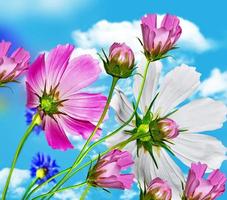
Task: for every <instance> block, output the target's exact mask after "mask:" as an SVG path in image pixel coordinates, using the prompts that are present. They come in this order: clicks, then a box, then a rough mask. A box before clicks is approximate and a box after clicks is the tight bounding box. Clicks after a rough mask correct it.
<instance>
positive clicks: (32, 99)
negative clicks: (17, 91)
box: [26, 82, 39, 108]
mask: <svg viewBox="0 0 227 200" xmlns="http://www.w3.org/2000/svg"><path fill="white" fill-rule="evenodd" d="M26 90H27V104H26V106H27V107H28V108H36V107H38V106H39V97H38V96H37V95H36V94H35V91H34V90H33V89H32V87H31V86H30V85H29V83H28V82H26Z"/></svg>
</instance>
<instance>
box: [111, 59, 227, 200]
mask: <svg viewBox="0 0 227 200" xmlns="http://www.w3.org/2000/svg"><path fill="white" fill-rule="evenodd" d="M161 68H162V64H161V62H159V61H157V62H155V63H152V64H151V65H150V66H149V71H148V76H147V79H146V82H145V87H144V91H143V93H142V97H141V101H140V104H139V108H140V111H141V116H144V114H145V113H146V111H147V109H148V107H149V105H150V103H151V101H152V100H153V99H154V97H155V96H156V94H157V93H158V92H159V93H158V96H157V98H156V100H155V102H154V105H153V107H152V109H151V112H152V113H153V116H156V117H159V118H162V117H164V116H166V115H167V114H169V113H171V112H172V111H174V110H176V109H177V111H176V112H174V113H173V114H171V115H170V116H168V119H170V120H173V121H174V122H176V124H177V126H178V129H179V130H186V131H184V132H180V133H179V135H177V136H176V137H174V138H171V142H172V144H170V143H169V142H168V143H166V142H165V143H166V144H167V145H168V146H169V148H170V149H171V151H172V152H173V153H174V154H175V156H176V157H177V158H178V159H180V160H181V161H182V162H183V163H184V164H186V165H187V166H190V165H191V163H192V162H199V161H200V162H201V163H206V164H207V165H208V167H209V169H210V170H212V169H216V168H219V167H220V166H221V164H222V162H223V161H224V160H226V158H227V157H226V152H227V150H226V147H224V146H223V145H222V143H221V142H220V141H219V140H217V139H216V138H215V137H212V136H208V135H203V134H200V132H203V131H210V130H215V129H218V128H220V127H222V125H223V123H224V121H225V120H226V115H227V108H226V106H225V105H224V104H223V103H222V102H220V101H214V100H212V99H210V98H204V99H199V100H193V101H191V102H190V103H187V104H186V105H183V106H182V107H179V108H178V107H177V106H178V105H179V104H181V103H182V102H184V100H186V99H187V98H188V97H189V96H190V95H192V93H193V92H194V91H195V90H196V89H197V88H198V86H199V84H200V80H199V78H200V74H199V73H198V72H197V71H196V69H195V68H194V67H189V66H186V65H181V66H179V67H176V68H175V69H173V70H172V71H170V72H169V73H168V74H167V75H166V76H165V77H164V78H163V80H162V83H161V85H160V87H159V89H158V90H157V88H158V82H159V77H160V73H161ZM138 69H139V73H141V74H143V68H142V67H141V66H139V68H138ZM141 80H142V78H141V77H140V76H136V77H135V82H134V89H133V92H134V95H135V97H137V95H138V90H139V88H140V85H141ZM111 104H112V107H113V108H114V109H115V111H116V120H117V121H118V122H119V123H123V122H125V121H127V120H128V119H129V117H130V115H131V114H132V112H133V106H132V105H131V103H130V102H129V100H128V99H127V97H126V96H125V95H124V94H123V92H122V91H120V90H117V91H116V94H115V96H114V98H113V100H112V102H111ZM135 126H136V125H135V120H132V122H131V123H130V124H129V125H128V126H126V127H125V129H124V130H132V129H134V128H135ZM129 137H130V135H128V134H126V133H125V132H124V131H122V132H119V133H118V134H116V135H115V136H114V137H112V138H110V139H109V140H108V141H107V144H108V145H109V146H112V145H115V144H117V143H120V142H122V141H124V140H126V139H128V138H129ZM125 149H126V150H128V151H130V152H131V153H132V154H133V155H134V159H135V168H134V170H135V174H136V177H137V180H138V181H140V182H141V183H144V182H145V184H147V185H149V183H150V181H151V180H152V179H154V178H155V177H160V178H162V179H165V180H167V181H168V183H169V185H170V186H171V187H172V190H173V199H174V200H178V199H180V194H182V182H184V175H183V173H182V172H181V170H180V168H179V167H178V166H177V165H176V164H175V162H174V161H173V159H172V158H171V156H170V155H169V152H168V151H167V150H166V149H164V148H162V147H154V148H153V155H154V158H155V160H156V162H157V165H158V168H157V167H156V166H155V163H154V161H153V159H152V157H151V155H150V153H149V152H148V151H147V150H146V149H145V148H144V147H143V146H142V147H140V148H139V149H138V148H137V142H136V141H133V142H130V143H129V144H128V145H127V146H126V147H125Z"/></svg>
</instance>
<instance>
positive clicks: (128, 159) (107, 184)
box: [88, 150, 134, 189]
mask: <svg viewBox="0 0 227 200" xmlns="http://www.w3.org/2000/svg"><path fill="white" fill-rule="evenodd" d="M132 164H133V160H132V156H131V154H130V153H129V152H127V151H120V150H113V151H111V152H109V153H108V154H106V155H105V156H103V157H101V158H100V159H99V160H98V162H97V163H96V165H95V166H94V167H93V168H92V169H91V170H90V171H89V173H88V183H89V184H91V185H92V186H94V187H102V188H116V189H130V188H131V185H132V183H133V178H134V175H133V174H121V173H120V172H121V170H125V169H127V168H128V167H130V166H131V165H132Z"/></svg>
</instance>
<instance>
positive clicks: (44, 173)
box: [30, 153, 59, 184]
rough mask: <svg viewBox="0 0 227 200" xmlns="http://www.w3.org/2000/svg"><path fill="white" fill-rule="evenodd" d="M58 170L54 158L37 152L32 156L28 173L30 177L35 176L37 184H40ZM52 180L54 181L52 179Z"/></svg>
mask: <svg viewBox="0 0 227 200" xmlns="http://www.w3.org/2000/svg"><path fill="white" fill-rule="evenodd" d="M58 172H59V166H58V165H57V164H56V161H55V160H52V159H51V157H50V156H45V155H44V154H42V153H37V155H36V156H34V157H33V159H32V163H31V168H30V173H31V177H33V178H37V182H36V183H37V184H42V183H43V182H45V181H46V180H48V179H49V178H51V177H52V176H54V175H55V174H57V173H58ZM52 181H55V180H54V179H53V180H52Z"/></svg>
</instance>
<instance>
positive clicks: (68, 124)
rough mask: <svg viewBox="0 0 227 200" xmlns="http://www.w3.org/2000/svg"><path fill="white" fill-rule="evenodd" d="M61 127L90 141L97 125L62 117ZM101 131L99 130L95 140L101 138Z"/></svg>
mask: <svg viewBox="0 0 227 200" xmlns="http://www.w3.org/2000/svg"><path fill="white" fill-rule="evenodd" d="M61 126H62V127H63V129H64V130H65V131H66V132H67V133H69V134H72V135H81V136H82V137H83V138H84V139H88V138H89V136H90V135H91V133H92V131H93V130H94V129H95V125H94V124H92V123H91V122H89V121H84V120H79V119H74V118H72V117H69V116H61ZM100 134H101V129H99V130H98V131H97V133H96V135H95V136H94V139H96V138H97V137H99V136H100Z"/></svg>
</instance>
